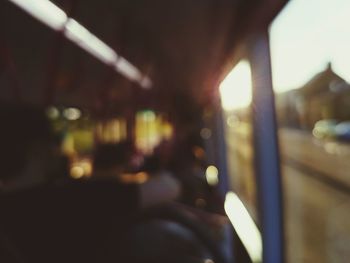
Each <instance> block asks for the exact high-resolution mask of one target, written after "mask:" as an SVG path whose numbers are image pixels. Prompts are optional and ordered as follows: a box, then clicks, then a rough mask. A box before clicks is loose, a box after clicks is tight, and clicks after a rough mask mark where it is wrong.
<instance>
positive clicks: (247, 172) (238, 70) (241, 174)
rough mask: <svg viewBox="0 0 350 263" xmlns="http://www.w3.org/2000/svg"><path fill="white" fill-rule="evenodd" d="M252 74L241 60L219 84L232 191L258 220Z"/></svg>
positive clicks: (247, 65)
mask: <svg viewBox="0 0 350 263" xmlns="http://www.w3.org/2000/svg"><path fill="white" fill-rule="evenodd" d="M251 92H252V83H251V72H250V65H249V63H248V61H246V60H242V61H241V62H239V63H238V64H237V65H236V66H235V67H234V68H233V69H232V71H231V72H230V73H229V74H228V75H227V76H226V78H225V79H224V80H223V82H222V83H221V85H220V95H221V101H222V107H223V110H224V119H225V121H226V123H225V126H226V136H225V137H226V139H227V141H226V144H227V149H228V158H229V160H230V161H229V162H228V165H229V167H228V169H229V173H230V175H231V176H230V177H231V188H232V190H234V191H235V192H236V193H237V194H238V195H239V196H240V198H241V199H242V201H243V203H244V204H245V206H246V207H247V209H248V211H249V212H250V213H251V215H252V216H253V217H254V219H255V220H256V221H257V209H256V185H255V178H254V176H255V174H254V165H253V158H252V155H253V145H252V143H253V142H252V124H251V112H250V104H251Z"/></svg>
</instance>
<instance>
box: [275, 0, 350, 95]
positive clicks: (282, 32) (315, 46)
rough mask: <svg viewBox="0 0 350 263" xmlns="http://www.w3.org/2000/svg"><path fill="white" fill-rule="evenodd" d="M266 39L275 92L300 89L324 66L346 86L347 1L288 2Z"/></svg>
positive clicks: (349, 72) (349, 71)
mask: <svg viewBox="0 0 350 263" xmlns="http://www.w3.org/2000/svg"><path fill="white" fill-rule="evenodd" d="M270 38H271V56H272V76H273V83H274V88H275V91H277V92H281V91H286V90H289V89H293V88H298V87H300V86H302V85H303V84H304V83H306V82H307V81H308V80H310V79H311V78H312V77H313V76H314V75H315V74H317V73H318V72H320V71H322V70H324V69H325V68H326V66H327V63H328V62H332V66H333V69H334V71H335V72H336V73H337V74H339V75H340V76H341V77H343V78H344V79H346V80H347V81H348V82H350V1H349V0H291V1H290V3H289V4H288V5H287V6H286V7H285V9H284V10H283V11H282V12H281V13H280V14H279V15H278V17H277V18H276V19H275V20H274V22H273V23H272V25H271V28H270Z"/></svg>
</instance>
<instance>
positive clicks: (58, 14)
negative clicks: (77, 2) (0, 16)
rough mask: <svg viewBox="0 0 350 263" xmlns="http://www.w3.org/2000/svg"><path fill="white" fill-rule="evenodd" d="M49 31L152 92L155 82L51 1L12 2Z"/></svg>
mask: <svg viewBox="0 0 350 263" xmlns="http://www.w3.org/2000/svg"><path fill="white" fill-rule="evenodd" d="M9 1H10V2H12V3H14V4H15V5H17V6H18V7H20V8H21V9H23V10H24V11H25V12H27V13H28V14H30V15H31V16H33V17H35V18H36V19H38V20H39V21H41V22H42V23H44V24H45V25H47V26H48V27H50V28H51V29H53V30H56V31H62V32H63V33H64V35H65V37H66V38H67V39H69V40H70V41H72V42H73V43H75V44H76V45H77V46H79V47H80V48H82V49H84V50H85V51H86V52H88V53H89V54H90V55H92V56H94V57H95V58H97V59H98V60H100V61H101V62H103V63H105V64H107V65H110V66H112V67H113V68H114V69H115V71H116V72H118V73H120V74H122V75H123V76H124V77H126V78H127V79H129V80H131V81H134V82H137V83H138V84H139V85H140V86H141V87H142V88H145V89H148V88H151V86H152V82H151V80H150V79H149V77H147V76H144V75H143V74H142V73H141V72H140V71H139V70H138V69H137V68H136V67H135V66H134V65H132V64H131V63H130V62H129V61H127V60H126V59H125V58H123V57H121V56H118V54H117V53H116V52H115V51H114V50H113V49H112V48H111V47H109V46H108V45H107V44H105V43H104V42H103V41H101V40H100V39H99V38H97V37H96V36H95V35H93V34H92V33H91V32H90V31H89V30H87V29H86V28H85V27H84V26H82V25H81V24H79V23H78V22H77V21H76V20H74V19H72V18H69V17H68V16H67V14H66V13H65V12H64V11H63V10H61V9H60V8H59V7H57V6H56V5H54V4H53V3H52V2H50V1H49V0H9Z"/></svg>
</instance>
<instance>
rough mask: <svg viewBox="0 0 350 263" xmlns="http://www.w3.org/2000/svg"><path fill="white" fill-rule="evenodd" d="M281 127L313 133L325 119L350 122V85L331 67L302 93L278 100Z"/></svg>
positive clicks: (307, 84) (301, 90)
mask: <svg viewBox="0 0 350 263" xmlns="http://www.w3.org/2000/svg"><path fill="white" fill-rule="evenodd" d="M276 105H277V112H279V113H278V115H279V120H280V121H281V123H282V124H283V123H288V124H289V125H290V124H292V125H293V126H297V127H299V128H303V129H312V128H313V127H314V124H315V123H316V122H317V121H319V120H322V119H336V120H338V121H344V120H350V85H349V84H348V83H347V82H346V81H345V80H344V79H343V78H341V77H340V76H339V75H337V74H336V73H335V72H334V71H333V69H332V65H331V63H329V64H328V66H327V68H326V69H325V70H324V71H322V72H320V73H318V74H316V75H315V76H314V77H313V78H312V79H311V80H310V81H308V82H307V83H306V84H305V85H304V86H302V87H301V88H299V89H296V90H292V91H288V92H285V93H282V94H280V95H278V96H277V102H276Z"/></svg>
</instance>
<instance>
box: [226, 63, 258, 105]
mask: <svg viewBox="0 0 350 263" xmlns="http://www.w3.org/2000/svg"><path fill="white" fill-rule="evenodd" d="M220 96H221V102H222V107H223V108H224V109H225V110H233V109H238V108H244V107H247V106H248V105H249V104H250V102H251V100H252V79H251V71H250V65H249V63H248V61H246V60H243V61H241V62H239V63H238V64H237V65H236V66H235V67H234V68H233V70H232V71H231V72H230V73H229V74H228V75H227V76H226V78H225V79H224V80H223V81H222V83H221V85H220Z"/></svg>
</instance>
